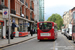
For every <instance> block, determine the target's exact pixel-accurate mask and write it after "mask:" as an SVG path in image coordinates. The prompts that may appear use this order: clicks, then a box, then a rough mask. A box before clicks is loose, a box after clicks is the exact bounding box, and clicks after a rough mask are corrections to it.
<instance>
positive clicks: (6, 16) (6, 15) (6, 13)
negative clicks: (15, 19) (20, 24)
mask: <svg viewBox="0 0 75 50" xmlns="http://www.w3.org/2000/svg"><path fill="white" fill-rule="evenodd" d="M3 18H8V9H3Z"/></svg>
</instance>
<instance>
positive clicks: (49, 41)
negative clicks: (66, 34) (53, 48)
mask: <svg viewBox="0 0 75 50" xmlns="http://www.w3.org/2000/svg"><path fill="white" fill-rule="evenodd" d="M54 41H55V40H39V41H38V42H54Z"/></svg>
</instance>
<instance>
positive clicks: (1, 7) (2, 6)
mask: <svg viewBox="0 0 75 50" xmlns="http://www.w3.org/2000/svg"><path fill="white" fill-rule="evenodd" d="M2 9H8V7H6V6H5V5H0V10H2Z"/></svg>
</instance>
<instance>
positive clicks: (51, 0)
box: [44, 0, 75, 21]
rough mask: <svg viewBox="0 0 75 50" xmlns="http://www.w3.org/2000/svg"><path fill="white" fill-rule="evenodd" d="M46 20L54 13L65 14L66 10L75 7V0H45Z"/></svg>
mask: <svg viewBox="0 0 75 50" xmlns="http://www.w3.org/2000/svg"><path fill="white" fill-rule="evenodd" d="M44 6H45V7H44V9H45V10H44V11H45V12H44V15H45V21H46V20H47V19H48V18H49V17H50V16H51V15H52V14H54V13H57V14H60V15H61V16H63V14H64V12H65V11H69V10H70V9H72V8H73V7H75V0H44Z"/></svg>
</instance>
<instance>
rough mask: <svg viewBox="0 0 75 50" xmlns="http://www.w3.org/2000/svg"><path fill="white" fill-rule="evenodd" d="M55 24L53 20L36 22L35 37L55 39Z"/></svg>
mask: <svg viewBox="0 0 75 50" xmlns="http://www.w3.org/2000/svg"><path fill="white" fill-rule="evenodd" d="M56 25H57V24H56V23H54V22H50V21H46V22H38V23H37V39H38V40H50V39H53V40H55V39H57V26H56Z"/></svg>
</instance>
